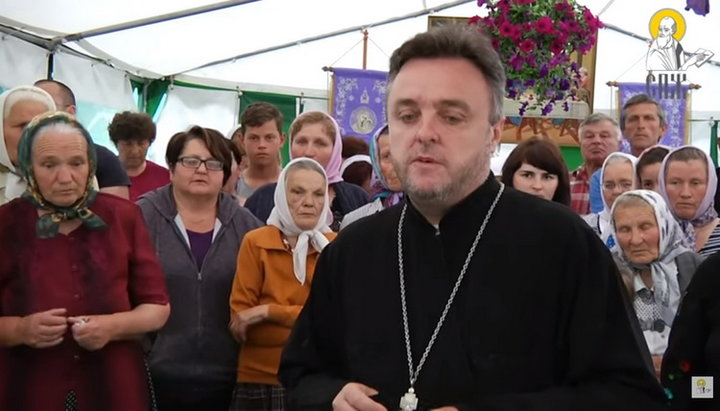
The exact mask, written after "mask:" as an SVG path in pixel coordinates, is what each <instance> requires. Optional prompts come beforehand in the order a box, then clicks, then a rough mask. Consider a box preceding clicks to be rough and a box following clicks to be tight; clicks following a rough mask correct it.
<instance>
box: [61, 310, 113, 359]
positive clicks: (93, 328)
mask: <svg viewBox="0 0 720 411" xmlns="http://www.w3.org/2000/svg"><path fill="white" fill-rule="evenodd" d="M108 317H109V316H107V315H96V316H92V317H90V316H79V317H68V319H67V322H68V324H70V325H71V326H72V327H71V329H72V334H73V338H75V341H77V343H78V345H79V346H81V347H83V348H84V349H86V350H88V351H96V350H99V349H101V348H103V347H104V346H105V345H106V344H107V343H108V342H110V340H112V337H113V333H112V330H113V327H112V324H111V321H110V319H109V318H108Z"/></svg>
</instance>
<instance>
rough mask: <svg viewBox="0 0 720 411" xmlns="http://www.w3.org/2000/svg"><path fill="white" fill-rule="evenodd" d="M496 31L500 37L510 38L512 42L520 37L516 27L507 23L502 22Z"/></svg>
mask: <svg viewBox="0 0 720 411" xmlns="http://www.w3.org/2000/svg"><path fill="white" fill-rule="evenodd" d="M498 29H499V31H500V35H501V36H503V37H507V38H511V39H513V40H517V39H518V38H519V37H520V31H518V29H517V27H515V25H514V24H512V23H510V22H509V21H504V22H503V23H502V24H501V25H500V27H499V28H498Z"/></svg>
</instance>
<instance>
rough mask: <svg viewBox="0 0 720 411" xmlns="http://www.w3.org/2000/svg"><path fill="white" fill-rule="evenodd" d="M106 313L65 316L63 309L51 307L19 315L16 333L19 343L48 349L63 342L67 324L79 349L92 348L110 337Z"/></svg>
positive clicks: (102, 344) (99, 347)
mask: <svg viewBox="0 0 720 411" xmlns="http://www.w3.org/2000/svg"><path fill="white" fill-rule="evenodd" d="M107 317H108V316H106V315H95V316H77V317H68V316H67V309H65V308H53V309H51V310H47V311H42V312H38V313H34V314H30V315H28V316H25V317H22V318H21V319H20V321H19V322H18V333H19V335H20V337H21V340H22V342H23V344H25V345H28V346H30V347H33V348H49V347H54V346H56V345H58V344H60V343H61V342H62V341H63V338H64V335H65V332H66V331H67V328H68V327H70V329H71V331H72V335H73V338H74V339H75V341H76V342H77V343H78V345H80V346H81V347H82V348H84V349H86V350H88V351H95V350H99V349H101V348H103V347H104V346H105V345H106V344H107V343H108V342H109V341H110V340H111V338H112V332H111V330H112V327H111V326H109V325H108V321H106V320H107Z"/></svg>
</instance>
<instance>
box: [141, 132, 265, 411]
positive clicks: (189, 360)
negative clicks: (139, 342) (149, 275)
mask: <svg viewBox="0 0 720 411" xmlns="http://www.w3.org/2000/svg"><path fill="white" fill-rule="evenodd" d="M165 159H166V161H167V164H168V166H169V169H170V182H171V184H170V185H167V186H165V187H161V188H159V189H157V190H155V191H152V192H150V193H148V194H146V195H145V196H143V198H142V199H140V201H138V205H139V206H140V208H141V209H142V212H143V215H144V216H145V221H146V222H147V226H148V230H149V231H150V236H151V238H152V239H153V242H154V244H155V249H156V251H157V254H158V258H159V260H160V263H161V265H162V268H163V271H164V273H165V278H166V281H167V287H168V292H169V294H170V301H171V303H173V304H176V305H177V308H176V309H174V310H173V312H172V313H171V315H170V319H169V320H168V322H167V324H166V325H165V327H164V328H163V329H161V330H160V331H159V332H158V333H157V334H156V335H155V336H154V337H153V338H152V341H151V348H150V352H149V360H148V362H149V365H150V372H151V376H152V379H153V385H154V387H155V395H156V398H157V401H158V408H159V409H160V410H161V411H163V410H172V411H176V410H208V411H213V410H223V411H226V410H227V409H228V406H229V404H230V400H231V398H232V390H233V388H234V386H235V373H236V364H237V354H238V349H239V347H238V345H237V343H236V342H235V340H234V339H233V337H232V335H230V332H229V331H228V323H229V322H230V314H229V310H228V300H229V298H230V289H231V287H232V281H233V277H234V275H235V263H236V258H237V253H238V249H239V248H240V243H241V242H242V239H243V237H244V236H245V233H247V232H248V231H251V230H253V229H255V228H257V227H260V226H261V223H260V221H258V220H257V219H256V218H255V217H254V216H253V215H252V214H251V213H250V212H249V211H247V210H246V209H244V208H242V207H240V206H239V205H238V203H237V201H235V200H234V199H233V198H232V196H230V195H228V194H226V193H223V192H222V187H223V185H224V183H225V182H226V181H227V179H228V178H229V176H230V168H231V164H232V158H231V153H230V150H229V149H228V147H227V146H226V145H225V142H224V141H223V138H222V137H221V136H217V135H215V134H213V133H209V132H208V131H207V130H206V129H204V128H202V127H198V126H195V127H192V128H190V129H189V130H188V131H186V132H181V133H177V134H175V135H174V136H173V137H172V138H171V139H170V142H169V143H168V146H167V152H166V154H165Z"/></svg>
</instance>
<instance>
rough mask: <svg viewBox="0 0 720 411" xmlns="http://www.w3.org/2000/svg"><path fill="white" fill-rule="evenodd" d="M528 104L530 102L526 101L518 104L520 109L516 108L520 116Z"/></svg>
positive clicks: (523, 113)
mask: <svg viewBox="0 0 720 411" xmlns="http://www.w3.org/2000/svg"><path fill="white" fill-rule="evenodd" d="M528 105H530V102H528V101H523V103H522V104H521V105H520V109H519V110H518V113H519V114H520V115H521V116H524V115H525V111H526V110H527V107H528Z"/></svg>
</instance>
